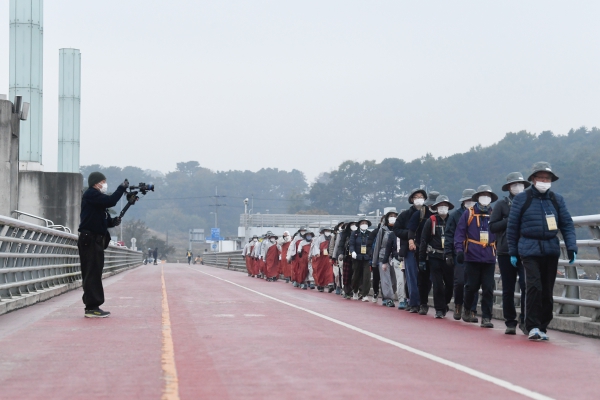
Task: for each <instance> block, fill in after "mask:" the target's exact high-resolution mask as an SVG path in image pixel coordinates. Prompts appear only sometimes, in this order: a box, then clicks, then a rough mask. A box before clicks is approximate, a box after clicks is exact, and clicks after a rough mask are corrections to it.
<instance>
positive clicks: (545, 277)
mask: <svg viewBox="0 0 600 400" xmlns="http://www.w3.org/2000/svg"><path fill="white" fill-rule="evenodd" d="M522 262H523V269H524V270H525V285H526V286H527V301H526V305H525V307H526V308H525V327H526V328H527V330H528V331H530V330H532V329H533V328H538V329H539V330H540V331H542V332H546V329H548V324H549V323H550V321H552V309H553V307H554V300H553V299H552V291H553V289H554V282H555V280H556V269H557V267H558V257H557V256H546V257H526V258H523V259H522Z"/></svg>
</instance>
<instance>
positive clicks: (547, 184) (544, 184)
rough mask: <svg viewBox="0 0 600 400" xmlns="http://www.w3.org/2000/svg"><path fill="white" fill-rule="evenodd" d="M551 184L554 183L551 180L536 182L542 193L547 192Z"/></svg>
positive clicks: (536, 186)
mask: <svg viewBox="0 0 600 400" xmlns="http://www.w3.org/2000/svg"><path fill="white" fill-rule="evenodd" d="M550 186H552V183H550V182H536V183H535V188H536V189H537V190H538V191H539V192H540V193H546V192H547V191H548V189H550Z"/></svg>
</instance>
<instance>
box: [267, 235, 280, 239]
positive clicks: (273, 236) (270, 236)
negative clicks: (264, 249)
mask: <svg viewBox="0 0 600 400" xmlns="http://www.w3.org/2000/svg"><path fill="white" fill-rule="evenodd" d="M272 238H275V240H277V239H279V236H277V235H274V234H270V235H269V239H272Z"/></svg>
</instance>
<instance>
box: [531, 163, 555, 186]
mask: <svg viewBox="0 0 600 400" xmlns="http://www.w3.org/2000/svg"><path fill="white" fill-rule="evenodd" d="M531 170H532V172H531V175H529V178H527V180H528V181H529V182H531V180H532V179H533V176H534V175H535V174H537V173H538V172H548V173H549V174H551V175H552V182H555V181H557V180H558V176H556V174H555V173H554V172H552V166H551V165H550V163H548V162H546V161H538V162H536V163H535V164H533V167H532V168H531Z"/></svg>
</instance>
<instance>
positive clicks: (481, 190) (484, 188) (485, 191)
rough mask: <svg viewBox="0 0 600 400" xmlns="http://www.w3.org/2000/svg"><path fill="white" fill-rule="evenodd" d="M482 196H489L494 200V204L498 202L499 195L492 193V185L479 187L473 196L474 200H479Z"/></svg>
mask: <svg viewBox="0 0 600 400" xmlns="http://www.w3.org/2000/svg"><path fill="white" fill-rule="evenodd" d="M482 194H489V195H490V197H491V198H492V203H493V202H495V201H496V200H498V195H497V194H496V193H494V192H493V191H492V187H491V186H490V185H481V186H479V187H478V188H477V191H476V192H475V193H474V194H473V199H475V198H477V199H479V196H480V195H482Z"/></svg>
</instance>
